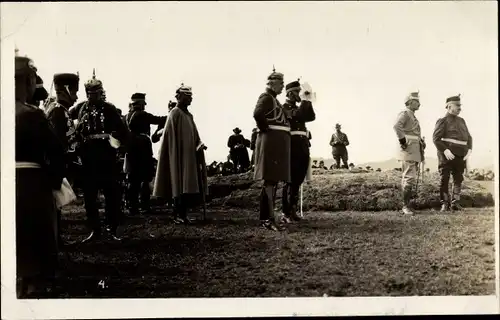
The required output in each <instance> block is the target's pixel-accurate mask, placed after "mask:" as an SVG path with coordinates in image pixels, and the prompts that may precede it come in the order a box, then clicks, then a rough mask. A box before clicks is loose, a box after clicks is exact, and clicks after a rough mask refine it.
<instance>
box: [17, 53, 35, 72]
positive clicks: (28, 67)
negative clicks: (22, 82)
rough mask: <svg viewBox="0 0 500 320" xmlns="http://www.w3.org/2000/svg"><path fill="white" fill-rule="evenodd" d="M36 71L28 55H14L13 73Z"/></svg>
mask: <svg viewBox="0 0 500 320" xmlns="http://www.w3.org/2000/svg"><path fill="white" fill-rule="evenodd" d="M32 73H36V67H35V64H34V63H33V60H31V59H30V58H28V57H15V75H16V76H23V75H29V74H32Z"/></svg>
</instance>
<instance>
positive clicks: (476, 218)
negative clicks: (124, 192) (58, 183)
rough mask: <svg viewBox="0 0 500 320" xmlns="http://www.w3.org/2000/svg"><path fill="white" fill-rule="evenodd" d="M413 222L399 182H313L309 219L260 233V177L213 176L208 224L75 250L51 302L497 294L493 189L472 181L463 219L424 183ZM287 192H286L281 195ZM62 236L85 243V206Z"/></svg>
mask: <svg viewBox="0 0 500 320" xmlns="http://www.w3.org/2000/svg"><path fill="white" fill-rule="evenodd" d="M426 178H427V179H426V180H425V181H424V184H423V185H421V187H420V192H419V196H418V198H417V199H416V205H417V206H419V207H420V208H422V210H420V211H419V214H418V215H416V216H413V217H403V216H401V215H399V214H398V212H397V211H395V210H396V209H397V208H399V206H400V194H399V190H398V187H399V186H398V184H399V179H400V176H399V173H397V172H381V173H373V172H372V173H366V174H365V173H360V174H349V173H345V172H341V171H338V172H337V173H335V174H330V175H315V176H314V177H313V181H312V182H311V183H310V184H308V185H307V186H306V187H305V191H304V192H305V196H304V206H305V209H306V210H307V212H306V214H305V215H306V219H305V220H304V221H302V222H300V223H295V224H292V225H289V227H288V230H287V231H284V232H281V233H280V232H272V231H269V230H266V229H262V228H261V227H260V226H259V220H258V211H257V204H258V196H259V187H260V185H259V184H258V183H255V182H254V181H253V180H252V179H251V174H242V175H238V176H230V177H214V178H210V190H211V192H212V196H211V197H212V198H213V199H212V202H211V203H210V205H209V207H208V214H207V218H208V219H207V221H202V219H201V218H202V217H201V214H200V213H199V212H198V211H196V212H193V213H191V215H192V216H193V217H196V218H197V219H198V220H197V223H196V224H195V225H193V226H178V225H174V224H173V223H172V219H171V216H170V212H169V210H168V209H166V208H165V207H159V208H157V209H159V210H158V214H156V215H150V216H146V217H144V216H143V217H137V218H127V220H126V221H125V223H124V225H123V228H122V230H121V231H122V233H123V237H124V238H123V241H122V242H121V243H117V242H113V241H111V240H109V239H103V240H100V241H99V242H95V243H89V244H77V245H71V246H68V247H67V248H66V249H65V252H64V253H62V254H61V261H62V272H61V275H60V277H59V279H60V281H59V284H58V288H57V290H56V291H55V292H54V293H53V294H52V296H56V297H61V298H69V297H72V298H83V297H88V298H94V297H120V298H139V297H148V298H154V297H164V298H165V297H283V296H289V297H291V296H302V297H314V296H323V295H324V294H326V295H328V296H391V295H392V296H400V295H487V294H494V292H495V286H494V280H495V270H494V268H495V258H494V210H493V207H492V206H493V197H492V194H491V193H490V192H491V190H492V189H491V185H489V186H488V185H481V184H479V183H476V182H474V181H470V180H467V181H466V182H465V183H464V197H463V198H464V201H463V203H464V204H465V205H466V206H468V207H469V208H467V209H466V210H465V211H462V212H453V213H440V212H438V211H436V210H434V208H436V207H438V206H439V202H438V198H437V197H438V195H437V181H436V180H437V179H436V177H435V176H430V177H426ZM278 193H279V192H278ZM63 232H64V235H63V238H65V240H67V241H70V242H77V243H78V241H79V240H82V239H83V238H84V237H85V236H86V235H87V234H88V233H87V232H88V230H87V229H86V228H85V213H84V209H83V206H82V205H81V204H80V205H77V204H75V205H72V206H69V207H68V208H66V209H65V210H64V213H63Z"/></svg>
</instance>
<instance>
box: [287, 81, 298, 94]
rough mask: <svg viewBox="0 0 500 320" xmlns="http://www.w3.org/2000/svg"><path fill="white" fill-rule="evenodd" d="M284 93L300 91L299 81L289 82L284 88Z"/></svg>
mask: <svg viewBox="0 0 500 320" xmlns="http://www.w3.org/2000/svg"><path fill="white" fill-rule="evenodd" d="M285 89H286V92H289V91H292V90H300V82H299V81H293V82H290V83H289V84H287V85H286V86H285Z"/></svg>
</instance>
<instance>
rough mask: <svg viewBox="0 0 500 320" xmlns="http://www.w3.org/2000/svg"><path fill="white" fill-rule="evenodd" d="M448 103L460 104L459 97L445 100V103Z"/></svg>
mask: <svg viewBox="0 0 500 320" xmlns="http://www.w3.org/2000/svg"><path fill="white" fill-rule="evenodd" d="M448 102H458V103H460V95H456V96H453V97H449V98H446V103H448Z"/></svg>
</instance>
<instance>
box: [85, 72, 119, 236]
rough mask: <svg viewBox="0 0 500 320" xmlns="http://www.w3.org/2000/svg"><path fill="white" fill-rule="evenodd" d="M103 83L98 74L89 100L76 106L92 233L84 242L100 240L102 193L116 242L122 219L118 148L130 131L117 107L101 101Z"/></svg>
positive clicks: (87, 86) (89, 90)
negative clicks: (101, 193) (98, 200)
mask: <svg viewBox="0 0 500 320" xmlns="http://www.w3.org/2000/svg"><path fill="white" fill-rule="evenodd" d="M102 90H103V87H102V82H101V81H100V80H98V79H96V77H95V73H94V75H93V77H92V79H90V80H89V81H88V82H87V83H85V91H86V92H87V97H88V100H87V101H85V102H84V103H83V104H80V105H78V106H77V108H78V109H77V112H76V114H77V117H78V124H77V128H76V131H77V134H78V136H79V138H80V139H81V143H80V147H79V150H78V152H79V154H80V156H81V159H82V166H83V168H82V169H83V178H84V180H83V189H84V199H85V210H86V212H87V219H88V224H89V228H90V229H91V230H92V232H91V234H90V235H89V236H88V237H87V238H86V239H85V240H84V242H87V241H90V240H93V239H96V238H99V237H100V236H101V226H100V221H99V211H98V206H97V196H98V192H99V190H102V191H103V194H104V198H105V211H106V224H107V228H106V229H107V231H108V232H109V233H110V235H111V237H112V238H113V239H114V240H120V238H119V237H118V235H117V228H118V226H119V224H120V220H121V218H122V210H121V205H120V186H119V175H120V171H121V168H120V167H119V164H118V161H117V149H118V148H119V147H120V145H126V144H127V142H128V135H129V132H128V129H127V127H126V126H125V124H124V123H123V121H122V119H121V118H120V116H119V114H118V112H117V111H116V107H115V106H114V105H112V104H110V103H108V102H105V101H103V100H102V97H101V92H102Z"/></svg>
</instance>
